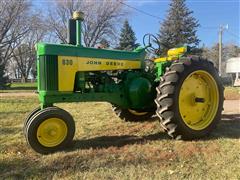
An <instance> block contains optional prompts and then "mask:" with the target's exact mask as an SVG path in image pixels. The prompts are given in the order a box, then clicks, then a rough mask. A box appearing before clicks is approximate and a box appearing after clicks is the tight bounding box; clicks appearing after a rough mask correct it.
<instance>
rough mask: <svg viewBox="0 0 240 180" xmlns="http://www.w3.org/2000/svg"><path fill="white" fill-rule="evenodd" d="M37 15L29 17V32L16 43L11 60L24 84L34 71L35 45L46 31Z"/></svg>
mask: <svg viewBox="0 0 240 180" xmlns="http://www.w3.org/2000/svg"><path fill="white" fill-rule="evenodd" d="M39 17H40V16H39V14H36V15H31V20H28V21H29V31H28V32H27V33H26V34H25V36H23V37H22V38H20V39H19V40H18V41H17V42H18V43H19V44H20V45H19V46H17V47H16V48H15V49H14V50H13V53H12V54H13V55H12V60H13V62H15V64H16V65H17V68H18V70H19V72H20V75H21V79H22V82H26V80H27V78H28V77H29V75H30V73H32V74H35V71H36V67H35V66H36V63H35V62H36V50H35V44H36V43H37V42H39V41H40V40H42V39H43V38H44V36H45V35H46V34H47V32H48V31H47V29H46V26H45V24H44V23H43V21H42V20H41V19H40V18H39Z"/></svg>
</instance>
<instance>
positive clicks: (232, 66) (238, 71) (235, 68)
mask: <svg viewBox="0 0 240 180" xmlns="http://www.w3.org/2000/svg"><path fill="white" fill-rule="evenodd" d="M226 72H227V73H230V74H234V75H235V80H234V86H240V77H239V75H240V57H234V58H230V59H228V60H227V66H226Z"/></svg>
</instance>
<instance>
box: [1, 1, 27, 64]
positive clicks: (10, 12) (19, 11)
mask: <svg viewBox="0 0 240 180" xmlns="http://www.w3.org/2000/svg"><path fill="white" fill-rule="evenodd" d="M28 8H29V3H28V2H27V1H26V0H18V1H15V0H1V1H0V49H1V51H2V52H3V53H2V59H3V60H4V61H7V60H8V59H9V57H10V56H11V53H12V50H13V49H14V47H16V46H17V45H18V44H16V41H17V40H18V39H20V38H22V37H23V36H24V35H25V34H26V33H27V32H28V30H29V29H28V26H27V25H26V23H25V21H26V18H25V17H26V11H27V9H28Z"/></svg>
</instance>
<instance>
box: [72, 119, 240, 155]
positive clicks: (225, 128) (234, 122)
mask: <svg viewBox="0 0 240 180" xmlns="http://www.w3.org/2000/svg"><path fill="white" fill-rule="evenodd" d="M219 138H231V139H240V114H229V115H228V114H225V115H222V120H221V121H220V123H219V125H218V128H217V129H216V130H214V131H213V133H212V134H210V136H209V137H206V138H204V139H201V140H213V139H219ZM163 139H170V138H169V137H168V135H167V134H166V133H164V132H159V133H156V134H151V135H147V136H134V135H120V136H101V137H95V138H91V139H86V140H81V139H80V140H75V141H74V142H73V145H72V147H71V148H70V149H69V150H70V151H72V150H76V149H89V148H93V149H99V148H100V149H101V148H108V147H111V146H113V147H123V146H125V145H131V144H142V143H145V142H146V141H156V140H163Z"/></svg>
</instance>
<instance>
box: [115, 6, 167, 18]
mask: <svg viewBox="0 0 240 180" xmlns="http://www.w3.org/2000/svg"><path fill="white" fill-rule="evenodd" d="M119 3H120V4H123V5H125V6H127V7H128V8H131V9H134V10H135V11H138V12H140V13H142V14H145V15H147V16H150V17H153V18H155V19H158V20H161V21H162V20H163V19H162V18H160V17H158V16H155V15H153V14H150V13H148V12H146V11H143V10H141V9H138V8H135V7H133V6H130V5H128V4H126V3H124V2H121V1H119Z"/></svg>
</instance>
